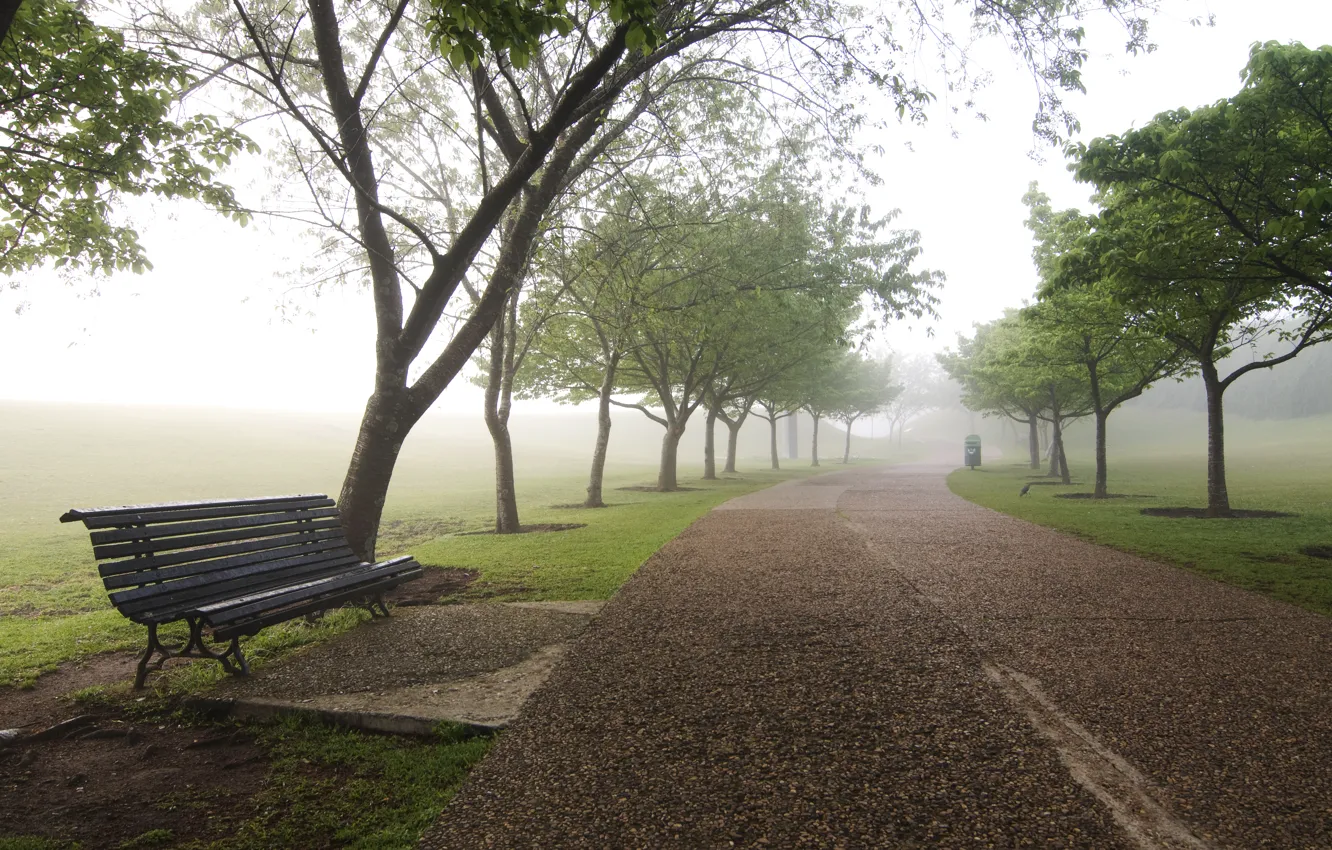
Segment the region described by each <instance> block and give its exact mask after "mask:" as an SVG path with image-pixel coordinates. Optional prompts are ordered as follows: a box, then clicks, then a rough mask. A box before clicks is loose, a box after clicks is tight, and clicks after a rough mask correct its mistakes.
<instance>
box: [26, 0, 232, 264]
mask: <svg viewBox="0 0 1332 850" xmlns="http://www.w3.org/2000/svg"><path fill="white" fill-rule="evenodd" d="M82 9H83V7H82V6H81V5H80V4H76V3H71V2H64V0H27V2H25V3H23V4H22V5H21V6H18V7H17V11H16V12H15V11H14V10H13V9H12V8H11V9H7V11H9V12H12V13H13V18H12V26H10V27H8V28H7V32H6V34H5V35H4V37H3V39H0V92H3V99H2V100H0V274H5V275H10V274H14V273H16V272H21V271H24V270H27V269H31V268H34V267H36V266H39V265H42V264H44V263H47V262H49V261H54V264H55V265H56V266H57V267H62V266H68V267H70V268H76V269H86V270H89V271H94V272H101V273H110V272H112V271H117V270H130V271H134V272H142V271H144V270H146V269H148V268H151V264H150V263H149V261H148V258H147V256H146V255H145V253H144V250H143V246H142V245H141V244H140V243H139V235H138V233H136V232H135V231H134V230H133V228H131V227H130V226H129V225H128V224H125V223H123V222H121V221H119V220H118V219H117V216H116V214H115V210H116V203H117V201H118V200H119V199H121V198H123V197H127V196H137V195H153V196H157V197H163V198H193V199H198V200H201V201H203V202H204V203H206V204H208V205H210V206H212V207H214V208H215V209H218V210H220V211H222V212H224V213H226V214H228V215H229V216H231V217H232V218H233V219H235V220H237V221H239V222H242V223H244V222H245V221H246V220H247V218H248V216H247V215H246V213H245V212H244V211H242V210H241V208H240V207H239V206H238V204H237V203H236V199H235V198H234V196H233V195H232V191H231V189H229V188H228V187H227V186H225V185H223V184H221V183H219V182H217V181H216V180H215V179H214V172H215V169H217V168H220V167H222V166H224V165H226V164H227V163H229V162H230V161H231V159H232V157H233V156H235V155H236V154H237V153H238V152H240V151H242V150H245V149H253V148H254V146H253V144H252V143H251V142H250V141H249V140H248V139H247V138H246V137H245V136H243V135H241V134H240V133H239V132H237V131H235V130H234V129H231V128H227V127H223V126H221V125H220V124H219V123H218V121H217V120H216V119H215V118H212V117H210V116H207V115H197V116H193V117H186V118H178V117H176V116H174V115H173V112H174V111H175V109H176V107H177V104H178V103H179V101H180V99H181V97H182V95H183V94H184V92H185V91H187V90H188V89H189V88H190V87H191V86H193V85H194V84H195V82H196V80H195V79H194V78H193V77H192V76H191V74H190V73H189V71H188V69H187V68H186V67H185V65H183V64H182V63H181V62H180V61H179V60H178V58H177V57H175V56H173V55H172V54H171V53H170V52H169V51H162V50H147V49H141V48H138V47H134V46H130V45H127V44H126V41H125V37H124V35H123V34H122V33H121V32H119V31H118V30H115V29H112V28H110V27H106V26H99V25H97V24H95V23H93V21H92V20H90V19H89V18H88V16H87V15H86V14H85V13H84V12H83V11H82Z"/></svg>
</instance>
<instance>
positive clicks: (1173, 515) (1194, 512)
mask: <svg viewBox="0 0 1332 850" xmlns="http://www.w3.org/2000/svg"><path fill="white" fill-rule="evenodd" d="M1142 514H1143V516H1160V517H1169V518H1170V519H1281V518H1283V517H1293V516H1299V514H1288V513H1285V512H1283V511H1241V510H1231V512H1230V513H1229V514H1226V515H1225V516H1219V517H1214V516H1208V515H1207V508H1143V509H1142Z"/></svg>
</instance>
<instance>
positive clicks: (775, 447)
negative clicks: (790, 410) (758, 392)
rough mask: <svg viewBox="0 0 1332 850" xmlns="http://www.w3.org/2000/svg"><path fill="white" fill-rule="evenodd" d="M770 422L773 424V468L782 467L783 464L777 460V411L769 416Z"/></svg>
mask: <svg viewBox="0 0 1332 850" xmlns="http://www.w3.org/2000/svg"><path fill="white" fill-rule="evenodd" d="M768 424H769V425H771V426H772V429H771V430H772V468H773V469H781V468H782V465H781V463H779V462H778V460H777V414H776V412H775V411H774V412H773V415H772V416H771V417H769V418H768Z"/></svg>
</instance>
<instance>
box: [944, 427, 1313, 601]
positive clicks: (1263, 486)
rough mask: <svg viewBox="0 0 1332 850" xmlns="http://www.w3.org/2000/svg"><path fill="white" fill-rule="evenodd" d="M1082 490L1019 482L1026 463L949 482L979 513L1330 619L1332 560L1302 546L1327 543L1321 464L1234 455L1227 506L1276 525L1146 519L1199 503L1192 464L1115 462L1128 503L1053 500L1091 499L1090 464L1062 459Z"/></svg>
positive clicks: (1198, 476)
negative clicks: (1148, 512)
mask: <svg viewBox="0 0 1332 850" xmlns="http://www.w3.org/2000/svg"><path fill="white" fill-rule="evenodd" d="M1070 466H1071V468H1072V471H1073V473H1074V475H1073V480H1074V481H1081V482H1082V484H1081V485H1077V484H1075V485H1073V486H1071V487H1065V486H1062V485H1057V486H1033V487H1032V488H1031V490H1030V492H1029V494H1028V495H1027V496H1026V497H1022V496H1019V495H1018V491H1019V490H1020V489H1021V487H1022V485H1023V484H1025V483H1027V482H1028V481H1032V480H1038V479H1033V478H1032V476H1033V475H1037V474H1039V473H1036V472H1034V471H1032V470H1029V469H1028V468H1027V467H1026V465H1025V464H1021V465H990V466H985V467H982V468H981V469H977V470H976V471H975V472H970V471H968V470H966V469H959V470H957V471H956V472H954V473H952V474H951V475H950V476H949V477H948V486H949V489H951V490H952V491H953V492H954V493H956V494H957V495H959V496H962V497H963V498H965V499H968V500H970V501H972V502H975V503H977V504H980V505H984V506H985V507H987V508H992V509H994V510H997V511H1000V512H1002V513H1006V514H1009V515H1010V516H1015V517H1018V518H1020V519H1025V520H1028V521H1030V522H1034V523H1038V524H1040V525H1045V526H1049V527H1051V528H1057V529H1059V530H1061V531H1067V532H1070V533H1073V534H1076V535H1078V536H1080V537H1083V538H1085V539H1087V540H1091V541H1093V542H1096V543H1100V544H1104V545H1107V546H1112V547H1114V548H1116V549H1120V550H1123V551H1126V552H1132V553H1134V554H1138V555H1143V556H1145V557H1149V558H1153V559H1156V560H1161V561H1165V562H1167V563H1170V564H1174V565H1177V566H1181V567H1185V568H1188V569H1190V570H1194V571H1195V572H1199V573H1202V574H1203V575H1206V576H1209V577H1211V578H1214V579H1216V580H1218V581H1224V582H1227V583H1229V584H1234V585H1237V586H1239V587H1243V588H1245V589H1248V590H1254V591H1258V592H1260V593H1264V594H1267V595H1268V596H1271V597H1274V598H1276V599H1281V600H1283V601H1286V602H1292V603H1294V604H1296V605H1299V606H1301V607H1304V608H1307V609H1309V610H1311V611H1317V612H1318V613H1320V614H1325V615H1329V616H1332V560H1328V559H1325V558H1314V557H1310V556H1308V555H1306V554H1304V553H1303V552H1301V549H1303V548H1305V547H1307V546H1313V545H1319V544H1329V543H1332V481H1329V480H1328V478H1327V476H1326V474H1325V472H1326V468H1327V467H1326V466H1325V465H1322V464H1307V463H1301V462H1297V461H1296V460H1294V459H1292V458H1291V457H1290V456H1289V453H1285V454H1272V455H1267V456H1253V455H1240V454H1237V455H1236V457H1235V458H1234V461H1233V462H1232V463H1231V464H1230V468H1229V470H1228V475H1227V481H1228V484H1229V491H1230V496H1231V505H1232V507H1234V508H1243V509H1258V510H1271V511H1283V512H1287V513H1292V514H1297V516H1293V517H1284V518H1274V519H1171V518H1164V517H1149V516H1144V515H1143V514H1142V513H1141V511H1142V509H1143V508H1145V507H1177V506H1194V507H1201V506H1205V505H1206V503H1207V490H1206V479H1205V468H1204V467H1202V466H1201V464H1200V463H1199V462H1198V461H1197V460H1194V459H1183V460H1181V459H1171V458H1149V459H1128V460H1122V461H1117V462H1113V463H1112V465H1111V467H1110V489H1111V491H1112V492H1114V493H1119V494H1125V495H1126V496H1128V498H1117V499H1107V500H1096V501H1093V500H1090V499H1061V498H1057V496H1058V495H1059V494H1063V493H1074V492H1090V491H1091V480H1092V467H1091V464H1090V463H1088V462H1085V460H1084V459H1077V458H1074V459H1070Z"/></svg>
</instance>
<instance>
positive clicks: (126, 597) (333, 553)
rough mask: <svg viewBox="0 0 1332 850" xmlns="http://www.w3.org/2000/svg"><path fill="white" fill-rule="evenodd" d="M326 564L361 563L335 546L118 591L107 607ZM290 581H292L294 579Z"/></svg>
mask: <svg viewBox="0 0 1332 850" xmlns="http://www.w3.org/2000/svg"><path fill="white" fill-rule="evenodd" d="M348 562H350V564H348ZM330 563H337V564H340V565H343V566H348V565H355V564H359V563H361V559H360V558H358V557H356V556H355V555H353V554H352V552H351V550H350V549H347V548H346V547H345V546H339V547H337V548H336V549H332V550H325V551H322V552H312V553H309V554H306V555H302V556H300V557H294V558H283V559H281V560H279V561H261V562H259V563H255V564H245V565H244V566H239V567H232V568H230V569H226V570H216V571H212V572H209V573H204V574H195V575H192V576H185V577H181V578H176V579H174V580H172V581H163V582H159V583H154V584H143V585H139V586H137V587H131V588H129V589H126V590H118V591H116V592H114V593H112V594H110V597H111V604H112V605H115V606H116V607H118V608H119V607H122V606H124V605H127V604H129V603H132V602H134V601H136V600H140V599H155V598H159V597H170V596H172V595H173V594H174V595H179V594H182V593H186V592H188V591H190V590H192V589H194V588H209V587H213V586H216V585H221V584H224V583H226V582H230V581H233V580H235V579H249V580H251V581H255V582H259V581H283V580H286V577H287V576H300V575H303V574H304V572H305V571H307V570H308V569H310V568H312V567H319V566H321V565H326V564H330ZM290 580H291V581H295V578H292V579H290ZM219 595H222V594H219Z"/></svg>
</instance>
